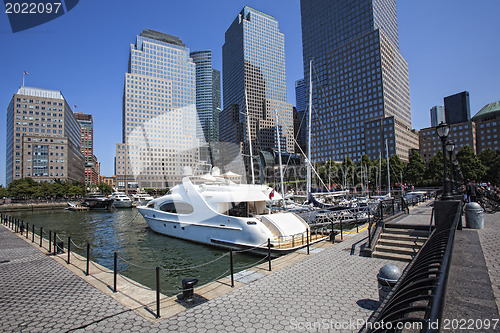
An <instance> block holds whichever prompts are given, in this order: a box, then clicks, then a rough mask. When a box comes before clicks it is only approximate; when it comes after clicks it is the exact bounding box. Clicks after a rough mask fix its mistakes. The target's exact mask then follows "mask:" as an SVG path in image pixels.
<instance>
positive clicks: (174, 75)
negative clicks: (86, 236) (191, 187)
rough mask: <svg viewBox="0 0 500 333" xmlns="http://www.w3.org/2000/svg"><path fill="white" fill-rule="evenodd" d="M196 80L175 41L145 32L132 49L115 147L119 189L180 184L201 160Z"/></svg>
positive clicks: (186, 53) (182, 47) (184, 51)
mask: <svg viewBox="0 0 500 333" xmlns="http://www.w3.org/2000/svg"><path fill="white" fill-rule="evenodd" d="M195 91H196V75H195V63H194V62H193V60H192V59H191V58H190V57H189V49H188V48H187V47H186V45H184V44H183V43H182V41H181V40H180V39H179V38H178V37H175V36H171V35H168V34H165V33H161V32H157V31H153V30H149V29H146V30H144V31H143V32H142V33H141V34H140V35H139V36H137V39H136V44H135V45H134V44H132V45H131V46H130V60H129V69H128V73H126V74H125V88H124V94H123V128H122V131H123V138H122V143H119V144H117V145H116V158H115V175H116V184H117V186H118V189H119V190H125V191H127V192H128V191H131V190H132V191H133V190H135V189H136V188H137V187H165V186H169V185H170V186H171V185H173V184H175V183H179V182H180V181H181V179H182V175H183V169H184V167H194V166H195V165H196V163H198V161H199V157H198V140H197V139H196V128H197V125H196V123H197V115H196V105H195V103H196V96H195Z"/></svg>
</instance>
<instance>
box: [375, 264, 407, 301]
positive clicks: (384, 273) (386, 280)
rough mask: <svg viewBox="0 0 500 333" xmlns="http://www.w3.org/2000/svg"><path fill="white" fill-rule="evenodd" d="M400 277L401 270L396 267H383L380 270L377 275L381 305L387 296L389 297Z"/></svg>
mask: <svg viewBox="0 0 500 333" xmlns="http://www.w3.org/2000/svg"><path fill="white" fill-rule="evenodd" d="M400 277H401V270H400V269H399V267H398V266H394V265H385V266H383V267H382V268H381V269H380V271H379V272H378V274H377V280H378V296H379V301H380V303H382V302H383V301H384V299H385V298H386V297H387V295H389V293H390V291H391V290H392V287H394V285H395V284H396V282H398V280H399V278H400Z"/></svg>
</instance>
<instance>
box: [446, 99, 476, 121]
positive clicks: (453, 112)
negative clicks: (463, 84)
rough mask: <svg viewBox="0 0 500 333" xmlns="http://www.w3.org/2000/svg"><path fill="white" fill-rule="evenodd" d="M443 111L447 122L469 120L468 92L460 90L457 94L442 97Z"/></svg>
mask: <svg viewBox="0 0 500 333" xmlns="http://www.w3.org/2000/svg"><path fill="white" fill-rule="evenodd" d="M444 113H445V118H446V122H447V123H448V124H457V123H463V122H467V121H469V120H470V102H469V92H468V91H462V92H460V93H458V94H455V95H451V96H448V97H445V98H444Z"/></svg>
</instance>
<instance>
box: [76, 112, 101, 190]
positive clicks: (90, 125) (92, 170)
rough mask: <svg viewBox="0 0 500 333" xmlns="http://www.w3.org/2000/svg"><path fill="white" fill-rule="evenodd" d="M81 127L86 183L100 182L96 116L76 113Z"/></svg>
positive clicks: (94, 183)
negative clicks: (95, 129)
mask: <svg viewBox="0 0 500 333" xmlns="http://www.w3.org/2000/svg"><path fill="white" fill-rule="evenodd" d="M75 118H76V120H77V121H78V124H80V128H81V132H80V133H81V137H80V138H81V150H82V154H83V157H84V159H85V185H96V184H98V183H99V181H100V179H99V164H98V162H97V157H96V156H95V155H94V118H93V117H92V115H91V114H85V113H81V112H77V113H75Z"/></svg>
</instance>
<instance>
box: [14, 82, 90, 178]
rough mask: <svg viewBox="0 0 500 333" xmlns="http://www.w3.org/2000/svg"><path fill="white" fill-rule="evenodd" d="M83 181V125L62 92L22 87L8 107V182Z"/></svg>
mask: <svg viewBox="0 0 500 333" xmlns="http://www.w3.org/2000/svg"><path fill="white" fill-rule="evenodd" d="M26 177H29V178H32V179H33V180H35V181H38V182H50V183H52V182H53V181H54V179H60V180H63V181H69V182H84V181H85V174H84V159H83V155H82V152H81V150H80V125H78V122H77V121H76V119H75V116H74V114H73V112H72V111H71V108H70V107H69V105H68V103H67V102H66V100H65V99H64V96H63V95H62V94H61V92H60V91H59V90H49V89H40V88H30V87H25V86H22V87H20V88H19V90H18V91H17V93H16V94H14V96H13V97H12V100H11V101H10V104H9V107H8V108H7V147H6V178H5V180H6V183H7V184H9V183H10V182H11V181H13V180H17V179H21V178H26Z"/></svg>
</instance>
